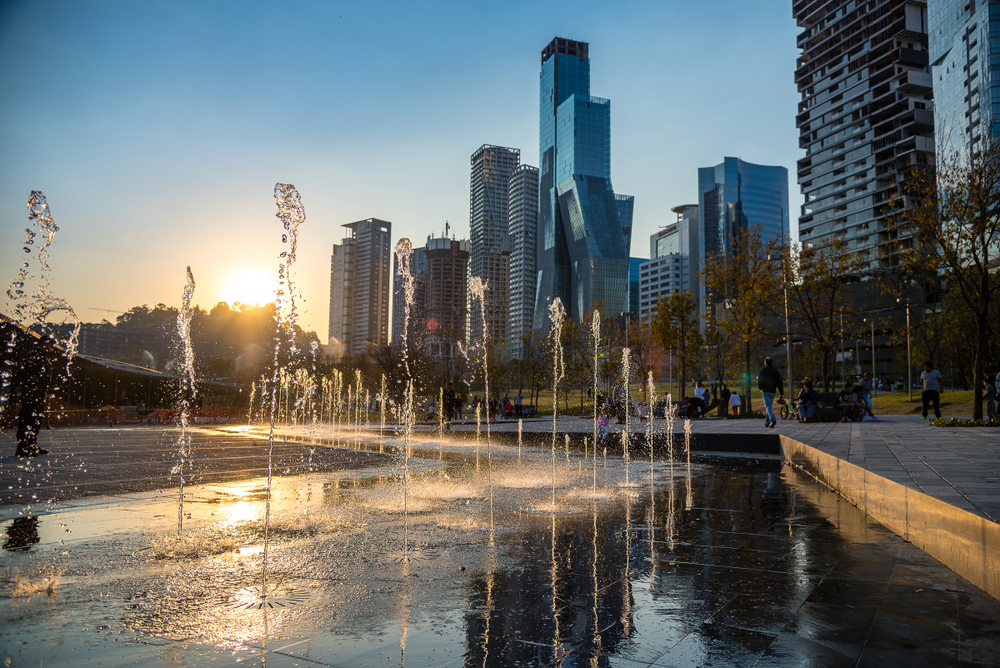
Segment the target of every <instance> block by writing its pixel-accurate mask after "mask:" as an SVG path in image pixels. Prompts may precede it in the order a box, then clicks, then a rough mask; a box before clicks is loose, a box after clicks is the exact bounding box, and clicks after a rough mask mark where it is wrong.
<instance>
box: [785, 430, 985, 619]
mask: <svg viewBox="0 0 1000 668" xmlns="http://www.w3.org/2000/svg"><path fill="white" fill-rule="evenodd" d="M781 449H782V453H783V455H784V458H785V459H786V460H788V461H790V462H792V463H793V464H796V465H798V466H801V467H802V468H804V469H805V470H806V471H807V472H809V473H810V474H811V475H813V476H814V477H816V478H817V479H818V480H820V481H821V482H823V483H825V484H827V485H829V486H830V487H832V488H833V489H835V490H837V491H838V492H839V493H840V494H842V495H843V496H844V497H845V498H846V499H848V500H849V501H850V502H851V503H853V504H854V505H856V506H857V507H858V508H860V509H861V510H863V511H865V512H866V513H867V514H868V515H870V516H871V517H873V518H874V519H876V520H877V521H878V522H880V523H882V524H883V525H885V526H886V527H888V528H889V529H890V530H892V531H893V532H894V533H896V534H898V535H899V536H901V537H902V538H903V539H904V540H907V541H909V542H911V543H913V545H915V546H917V547H919V548H920V549H921V550H923V551H924V552H926V553H927V554H929V555H931V556H932V557H934V558H935V559H937V560H938V561H940V562H941V563H942V564H944V565H945V566H947V567H948V568H950V569H951V570H953V571H955V572H956V573H958V574H959V575H961V576H962V577H964V578H965V579H966V580H968V581H969V582H971V583H972V584H974V585H976V586H977V587H979V588H980V589H982V590H983V591H985V592H986V593H987V594H989V595H990V596H992V597H993V598H995V599H998V600H1000V524H996V523H995V522H991V521H989V520H987V519H985V518H982V517H979V516H977V515H973V514H972V513H970V512H968V511H966V510H962V509H960V508H956V507H955V506H953V505H951V504H949V503H945V502H944V501H940V500H938V499H935V498H934V497H931V496H928V495H926V494H924V493H922V492H918V491H916V490H913V489H910V488H908V487H906V486H904V485H900V484H899V483H897V482H893V481H892V480H887V479H885V478H883V477H882V476H880V475H877V474H875V473H872V472H871V471H868V470H866V469H863V468H861V467H860V466H857V465H855V464H851V463H850V462H846V461H844V460H842V459H839V458H837V457H834V456H833V455H828V454H826V453H825V452H821V451H819V450H817V449H816V448H814V447H812V446H810V445H806V444H805V443H802V442H800V441H796V440H794V439H791V438H789V437H787V436H784V435H782V436H781Z"/></svg>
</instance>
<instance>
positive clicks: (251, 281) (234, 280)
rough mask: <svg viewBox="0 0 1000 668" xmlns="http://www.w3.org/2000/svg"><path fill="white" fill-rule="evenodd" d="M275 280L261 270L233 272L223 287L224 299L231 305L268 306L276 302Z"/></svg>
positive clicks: (248, 269) (249, 269)
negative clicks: (237, 303)
mask: <svg viewBox="0 0 1000 668" xmlns="http://www.w3.org/2000/svg"><path fill="white" fill-rule="evenodd" d="M274 288H275V282H274V279H273V278H272V277H270V276H268V275H267V273H266V272H264V271H261V270H260V269H251V268H247V269H240V270H238V271H235V272H233V273H232V274H230V275H229V277H228V278H227V279H226V281H225V284H224V285H223V290H222V297H223V299H224V300H225V301H226V302H228V303H229V304H230V305H232V304H235V303H236V302H240V303H242V304H266V303H268V302H272V301H274Z"/></svg>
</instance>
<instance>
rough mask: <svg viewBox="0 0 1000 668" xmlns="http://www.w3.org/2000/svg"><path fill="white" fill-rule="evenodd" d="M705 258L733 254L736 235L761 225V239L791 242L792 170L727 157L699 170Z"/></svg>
mask: <svg viewBox="0 0 1000 668" xmlns="http://www.w3.org/2000/svg"><path fill="white" fill-rule="evenodd" d="M698 211H699V213H700V216H701V231H702V235H701V239H702V244H703V245H702V247H701V249H700V250H701V253H700V255H701V257H702V258H704V257H705V256H706V255H729V254H730V253H731V252H732V237H733V235H736V234H740V233H743V232H746V231H747V230H748V229H750V228H752V227H755V226H757V225H760V226H761V236H762V238H763V239H764V241H765V242H766V241H767V240H768V239H779V240H784V239H788V234H789V225H788V170H787V169H785V168H784V167H772V166H769V165H755V164H753V163H752V162H746V161H744V160H740V159H739V158H725V159H724V161H723V162H722V163H720V164H718V165H716V166H715V167H700V168H699V169H698Z"/></svg>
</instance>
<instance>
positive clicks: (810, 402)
mask: <svg viewBox="0 0 1000 668" xmlns="http://www.w3.org/2000/svg"><path fill="white" fill-rule="evenodd" d="M821 407H822V404H821V403H820V401H819V393H817V392H816V390H814V389H813V384H812V381H811V380H806V381H803V383H802V389H801V390H800V391H799V396H798V398H796V400H795V410H796V412H797V413H798V416H799V422H806V421H808V420H809V419H811V418H812V417H813V416H814V415H815V414H816V410H817V409H818V408H821ZM837 409H838V410H840V421H841V422H855V421H857V420H862V419H864V417H865V415H867V416H869V417H870V418H871V420H872V422H879V421H880V420H879V419H878V418H877V417H875V412H874V411H873V409H872V379H871V373H865V375H864V376H862V378H861V380H860V382H858V383H857V384H855V383H852V382H850V381H848V382H847V383H844V388H843V389H842V390H840V392H838V393H837Z"/></svg>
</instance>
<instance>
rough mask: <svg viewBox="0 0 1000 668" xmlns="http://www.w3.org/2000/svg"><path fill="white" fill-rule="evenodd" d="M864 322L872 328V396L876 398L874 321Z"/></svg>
mask: <svg viewBox="0 0 1000 668" xmlns="http://www.w3.org/2000/svg"><path fill="white" fill-rule="evenodd" d="M865 320H866V321H868V322H869V323H870V324H871V327H872V395H873V396H878V394H877V390H876V387H877V385H878V383H876V382H875V378H876V377H877V376H878V374H877V373H876V372H875V319H874V318H872V319H871V320H868V318H865Z"/></svg>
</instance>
